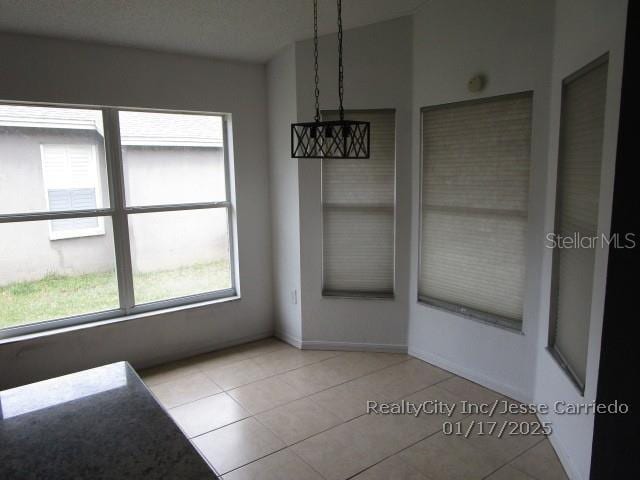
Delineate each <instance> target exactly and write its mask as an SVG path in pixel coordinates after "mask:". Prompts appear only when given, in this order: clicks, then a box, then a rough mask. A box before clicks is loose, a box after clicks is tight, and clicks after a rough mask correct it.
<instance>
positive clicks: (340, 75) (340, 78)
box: [338, 0, 344, 120]
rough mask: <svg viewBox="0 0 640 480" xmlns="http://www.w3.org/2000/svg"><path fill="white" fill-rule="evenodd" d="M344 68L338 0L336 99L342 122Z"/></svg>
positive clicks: (339, 1)
mask: <svg viewBox="0 0 640 480" xmlns="http://www.w3.org/2000/svg"><path fill="white" fill-rule="evenodd" d="M343 78H344V68H343V67H342V0H338V98H339V99H340V120H344V107H343V106H342V100H343V98H344V81H343Z"/></svg>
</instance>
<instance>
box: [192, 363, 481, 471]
mask: <svg viewBox="0 0 640 480" xmlns="http://www.w3.org/2000/svg"><path fill="white" fill-rule="evenodd" d="M400 363H402V362H399V363H396V364H394V365H399V364H400ZM425 363H427V362H425ZM394 365H390V366H387V367H384V368H381V369H380V370H376V371H375V372H372V373H376V372H379V371H381V370H385V369H386V368H389V367H392V366H394ZM429 365H430V364H429ZM367 375H369V374H367ZM364 376H366V375H364ZM452 377H455V374H452V375H451V376H449V377H446V378H443V379H441V380H439V381H437V382H436V383H433V384H430V385H427V386H426V387H422V388H420V389H418V390H415V391H413V392H411V393H407V394H405V395H413V394H415V393H418V392H420V391H422V390H425V389H427V388H431V387H433V386H436V385H438V384H439V383H442V382H444V381H446V380H449V379H450V378H452ZM358 378H361V377H358ZM349 381H351V380H349ZM349 381H347V382H345V383H348V382H349ZM341 385H342V384H341ZM329 388H333V387H329ZM318 393H319V392H318ZM449 393H452V392H449ZM452 394H453V393H452ZM311 395H315V394H311ZM453 395H455V394H453ZM403 396H404V395H403ZM302 398H308V397H302ZM302 398H300V399H298V400H301V399H302ZM397 400H400V399H399V398H398V399H394V400H392V401H397ZM295 401H297V400H292V401H291V402H295ZM311 401H313V399H311ZM291 402H287V403H284V404H282V405H279V406H278V407H282V406H284V405H287V404H288V403H291ZM318 406H320V405H318ZM278 407H274V408H278ZM320 408H323V407H322V406H320ZM272 410H273V409H272ZM324 410H325V411H328V410H326V409H324ZM266 411H269V410H265V412H266ZM265 412H261V413H265ZM329 413H331V412H329ZM334 415H335V414H334ZM365 415H369V414H368V413H362V414H360V415H358V416H356V417H353V418H350V419H349V420H346V421H342V422H341V423H339V424H338V425H334V426H332V427H329V428H327V429H325V430H322V431H320V432H316V433H314V434H313V435H309V436H308V437H305V438H303V439H301V440H298V441H296V442H294V443H291V444H286V442H285V441H284V440H283V439H282V438H280V437H279V436H278V435H277V434H276V433H275V432H274V431H273V430H271V428H269V427H268V426H267V425H264V424H263V423H262V422H261V421H260V420H259V419H258V418H255V417H256V415H254V416H253V417H246V418H243V419H241V420H237V421H235V422H232V423H237V422H240V421H242V420H246V419H247V418H255V420H256V421H257V422H258V423H260V425H263V426H264V427H265V428H266V429H267V430H269V431H270V432H271V433H272V434H273V435H274V436H275V437H276V438H278V439H279V440H280V441H282V442H283V443H285V445H286V446H285V447H284V448H280V449H278V450H275V451H273V452H271V453H269V454H267V455H263V456H262V457H259V458H256V459H254V460H252V461H250V462H248V463H245V464H244V465H240V466H238V467H236V468H234V469H233V470H238V469H240V468H242V467H246V466H247V465H251V464H252V463H254V462H257V461H259V460H262V459H263V458H266V457H268V456H270V455H273V454H275V453H278V452H280V451H282V450H286V449H287V448H291V449H292V452H293V453H296V452H295V450H294V449H293V446H294V445H298V444H299V443H302V442H304V441H305V440H309V439H310V438H313V437H316V436H318V435H321V434H322V433H325V432H328V431H329V430H332V429H334V428H337V427H339V426H342V425H346V424H347V423H351V422H353V421H355V420H357V419H359V418H361V417H364V416H365ZM470 415H471V414H467V415H465V416H464V417H463V418H466V417H467V416H470ZM232 423H230V424H229V425H231V424H232ZM226 426H227V425H224V426H222V427H218V428H216V429H214V430H211V431H210V432H212V431H215V430H219V429H221V428H224V427H226ZM210 432H207V433H210ZM439 432H440V429H438V430H436V431H435V432H433V433H430V434H429V435H427V436H425V437H422V438H421V439H420V440H418V441H416V442H415V443H412V444H411V445H408V446H407V447H404V448H402V449H400V450H398V451H397V452H395V453H393V454H392V455H390V456H389V457H391V456H393V455H396V454H398V453H400V452H402V451H404V450H406V449H407V448H410V447H412V446H413V445H415V444H416V443H419V442H421V441H423V440H426V439H427V438H429V437H431V436H433V435H436V434H437V433H439ZM202 435H205V434H202ZM194 438H195V437H194ZM296 456H297V457H299V458H300V459H301V460H302V461H303V462H304V463H305V464H307V465H308V466H309V467H311V469H312V470H313V471H314V472H316V473H318V475H320V476H321V477H322V478H326V477H325V476H324V475H322V474H321V473H320V472H318V471H317V470H316V469H315V468H313V466H312V465H311V464H309V463H308V462H306V461H305V459H304V458H303V457H301V456H300V455H298V454H297V453H296ZM389 457H385V458H384V459H382V460H380V462H382V461H384V460H386V459H387V458H389ZM380 462H376V463H375V464H373V465H370V466H369V467H367V468H365V469H364V470H361V471H360V472H358V473H357V474H356V475H358V474H359V473H362V472H364V471H365V470H368V469H369V468H371V467H373V466H374V465H377V464H378V463H380ZM412 468H413V467H412ZM414 469H415V468H414ZM233 470H229V472H227V473H230V472H232V471H233ZM225 475H226V474H225ZM349 478H352V477H349Z"/></svg>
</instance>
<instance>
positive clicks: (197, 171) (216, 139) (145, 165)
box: [120, 112, 226, 206]
mask: <svg viewBox="0 0 640 480" xmlns="http://www.w3.org/2000/svg"><path fill="white" fill-rule="evenodd" d="M120 141H121V143H122V161H123V166H124V176H125V191H126V192H125V193H126V198H127V205H129V206H143V205H164V204H176V203H196V202H213V201H223V200H226V188H225V174H224V145H223V136H222V117H220V116H214V115H188V114H176V113H155V112H120Z"/></svg>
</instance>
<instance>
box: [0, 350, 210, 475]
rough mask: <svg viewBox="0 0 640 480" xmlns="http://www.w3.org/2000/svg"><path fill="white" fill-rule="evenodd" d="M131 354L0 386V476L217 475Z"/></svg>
mask: <svg viewBox="0 0 640 480" xmlns="http://www.w3.org/2000/svg"><path fill="white" fill-rule="evenodd" d="M216 478H217V477H216V475H215V474H214V472H213V471H212V470H211V468H210V467H209V466H208V464H207V463H206V461H205V460H204V459H203V458H202V457H201V456H200V454H199V453H198V452H197V451H196V449H195V448H194V447H193V446H192V445H191V443H190V442H189V440H188V439H187V438H186V437H185V436H184V434H183V433H182V432H181V431H180V429H179V428H178V427H177V426H176V425H175V423H174V422H173V420H171V418H170V417H169V416H168V414H167V413H166V412H165V411H164V410H163V408H162V407H161V406H160V405H159V404H158V403H157V402H156V400H155V399H154V398H153V396H152V395H151V393H149V391H148V390H147V388H146V387H145V385H144V384H143V383H142V381H141V380H140V378H139V377H138V375H137V374H136V372H135V371H134V370H133V369H132V368H131V366H129V364H128V363H126V362H120V363H114V364H111V365H106V366H104V367H99V368H93V369H91V370H85V371H82V372H78V373H73V374H71V375H65V376H63V377H58V378H52V379H50V380H45V381H42V382H38V383H33V384H30V385H25V386H22V387H18V388H13V389H11V390H5V391H3V392H0V479H3V480H4V479H12V480H14V479H15V480H21V479H47V480H48V479H92V480H93V479H136V480H137V479H180V480H191V479H216Z"/></svg>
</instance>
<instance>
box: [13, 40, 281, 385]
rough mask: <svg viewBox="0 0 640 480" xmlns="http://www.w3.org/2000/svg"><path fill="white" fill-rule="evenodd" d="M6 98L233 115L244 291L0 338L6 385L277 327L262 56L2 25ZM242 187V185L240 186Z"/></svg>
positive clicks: (185, 350)
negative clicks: (141, 45)
mask: <svg viewBox="0 0 640 480" xmlns="http://www.w3.org/2000/svg"><path fill="white" fill-rule="evenodd" d="M0 58H2V62H0V78H2V82H0V99H2V100H26V101H46V102H61V103H77V104H98V105H113V106H130V107H148V108H166V109H182V110H200V111H213V112H224V113H231V114H232V122H233V143H232V147H233V151H234V157H235V177H234V178H233V179H232V183H233V186H234V188H235V189H237V198H236V206H237V237H236V238H237V239H238V246H237V248H238V250H239V259H240V264H239V268H240V278H241V280H242V283H241V289H242V292H241V293H242V299H241V300H238V301H232V302H226V303H222V304H215V305H209V306H205V307H201V308H197V309H189V310H178V311H176V312H174V313H166V314H163V315H145V316H142V317H140V318H138V319H135V320H131V321H127V322H124V323H119V324H109V325H106V326H103V327H98V328H87V329H81V330H76V331H73V332H70V333H65V334H59V335H55V336H46V337H42V338H40V339H37V340H29V341H23V342H20V343H11V342H3V343H0V388H4V387H7V386H9V385H15V384H20V383H25V382H29V381H34V380H37V379H40V378H45V377H48V376H53V375H59V374H62V373H65V372H69V371H75V370H79V369H83V368H88V367H91V366H94V365H98V364H101V363H107V362H113V361H117V360H129V361H131V362H132V363H133V364H134V365H136V366H140V365H149V364H152V363H157V362H159V361H162V360H166V359H170V358H176V357H180V356H185V355H188V354H191V353H195V352H198V351H204V350H210V349H213V348H215V347H217V346H221V345H223V344H228V343H229V342H233V341H240V340H243V339H247V338H256V337H260V336H265V335H268V334H270V333H271V332H272V331H273V315H272V305H273V303H272V286H271V285H272V275H271V229H270V207H269V186H268V182H267V181H266V179H267V178H268V175H269V171H268V151H267V128H266V118H267V110H266V97H267V95H266V76H265V68H264V66H263V65H256V64H247V63H238V62H227V61H216V60H211V59H205V58H197V57H189V56H182V55H170V54H162V53H156V52H150V51H145V50H137V49H130V48H120V47H109V46H100V45H94V44H87V43H80V42H71V41H63V40H53V39H44V38H38V37H30V36H20V35H12V34H0ZM234 193H235V192H234Z"/></svg>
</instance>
